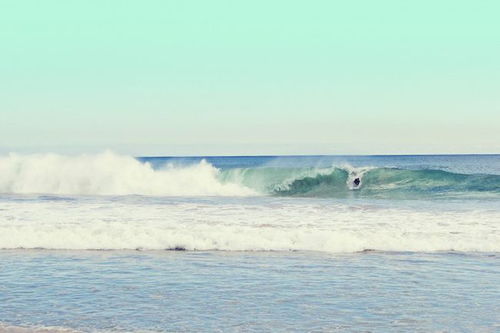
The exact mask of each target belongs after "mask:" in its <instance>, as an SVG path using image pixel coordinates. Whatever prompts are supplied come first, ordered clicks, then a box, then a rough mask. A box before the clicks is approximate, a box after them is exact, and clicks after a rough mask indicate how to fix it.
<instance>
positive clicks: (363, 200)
mask: <svg viewBox="0 0 500 333" xmlns="http://www.w3.org/2000/svg"><path fill="white" fill-rule="evenodd" d="M356 179H358V180H359V182H358V185H356V183H355V180H356ZM499 258H500V155H441V156H440V155H432V156H430V155H415V156H227V157H225V156H219V157H217V156H199V157H135V156H127V155H123V154H117V153H114V152H111V151H106V152H102V153H99V154H82V155H61V154H51V153H49V154H19V153H11V154H5V155H2V156H0V332H113V333H115V332H201V331H209V332H308V331H310V332H359V331H367V332H368V331H370V332H496V331H498V328H500V317H499V315H498V314H499V313H500V306H499V303H498V299H500V289H499V288H498V286H499V285H500V280H499V276H500V264H499Z"/></svg>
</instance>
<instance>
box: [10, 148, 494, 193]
mask: <svg viewBox="0 0 500 333" xmlns="http://www.w3.org/2000/svg"><path fill="white" fill-rule="evenodd" d="M355 180H356V182H355ZM0 193H18V194H27V193H44V194H61V195H129V194H137V195H152V196H249V195H271V196H287V197H288V196H291V197H332V198H353V197H354V198H388V199H412V198H415V199H419V198H429V197H432V198H435V197H446V198H450V197H458V198H468V197H471V198H486V197H493V198H498V197H499V196H500V175H488V174H460V173H453V172H448V171H443V170H428V169H420V170H407V169H397V168H375V167H362V168H354V167H351V166H341V167H335V166H334V167H331V168H313V167H309V168H305V167H301V168H290V167H265V166H263V167H252V168H230V169H224V170H221V169H218V168H216V167H214V166H213V165H211V164H210V163H208V162H206V161H205V160H201V161H200V162H197V163H194V164H189V165H181V166H179V165H177V166H175V165H173V164H163V165H160V166H153V165H152V164H150V163H149V162H147V161H141V160H138V159H135V158H133V157H130V156H123V155H117V154H114V153H111V152H105V153H102V154H97V155H81V156H62V155H56V154H35V155H18V154H10V155H7V156H4V157H0Z"/></svg>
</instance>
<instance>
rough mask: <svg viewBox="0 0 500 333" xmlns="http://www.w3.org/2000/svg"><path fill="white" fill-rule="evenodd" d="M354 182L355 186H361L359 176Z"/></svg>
mask: <svg viewBox="0 0 500 333" xmlns="http://www.w3.org/2000/svg"><path fill="white" fill-rule="evenodd" d="M353 183H354V186H359V184H360V183H361V180H360V179H359V178H356V179H354V181H353Z"/></svg>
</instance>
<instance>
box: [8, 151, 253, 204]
mask: <svg viewBox="0 0 500 333" xmlns="http://www.w3.org/2000/svg"><path fill="white" fill-rule="evenodd" d="M219 173H220V170H219V169H217V168H215V167H213V166H212V165H211V164H209V163H207V162H205V161H201V162H200V163H198V164H195V165H190V166H184V167H175V166H173V165H165V166H163V167H162V168H160V169H154V168H153V167H152V166H151V165H150V164H149V163H147V162H145V163H143V162H140V161H138V160H137V159H135V158H133V157H130V156H123V155H117V154H114V153H111V152H105V153H102V154H97V155H81V156H62V155H57V154H35V155H18V154H9V155H7V156H5V157H2V158H0V193H22V194H23V193H50V194H69V195H127V194H139V195H157V196H219V195H221V196H223V195H224V196H241V195H252V194H254V191H253V190H251V189H249V188H246V187H244V186H241V185H238V184H233V183H222V182H221V181H220V180H219V179H218V176H219Z"/></svg>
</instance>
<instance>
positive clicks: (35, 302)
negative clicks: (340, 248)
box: [0, 250, 500, 332]
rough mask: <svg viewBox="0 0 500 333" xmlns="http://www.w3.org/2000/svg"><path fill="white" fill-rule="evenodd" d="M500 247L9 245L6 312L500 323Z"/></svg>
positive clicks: (134, 320) (102, 317) (212, 322)
mask: <svg viewBox="0 0 500 333" xmlns="http://www.w3.org/2000/svg"><path fill="white" fill-rule="evenodd" d="M499 259H500V258H499V257H498V255H497V254H491V253H480V254H478V253H471V254H467V253H402V252H392V253H379V252H368V253H354V254H344V255H338V254H337V255H333V254H325V253H317V252H293V253H287V252H267V253H253V252H233V253H230V252H172V251H146V252H138V251H47V250H45V251H34V250H9V251H1V252H0V265H1V266H0V267H1V272H2V273H1V274H0V285H1V288H0V321H3V322H7V323H9V324H11V325H30V326H32V327H36V326H59V327H67V328H73V329H77V330H81V331H95V330H110V331H121V330H123V331H133V330H153V331H172V332H174V331H175V332H180V331H187V332H196V331H228V332H263V331H268V332H270V331H273V332H307V331H315V332H322V331H323V332H336V331H356V332H359V331H370V332H389V331H394V332H396V331H406V332H408V331H413V332H417V331H418V332H436V331H447V332H464V331H466V332H467V331H469V332H473V331H474V332H481V331H483V332H495V331H496V330H498V329H500V315H499V314H500V304H499V302H498V300H499V299H500V287H499V286H500V265H499Z"/></svg>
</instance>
